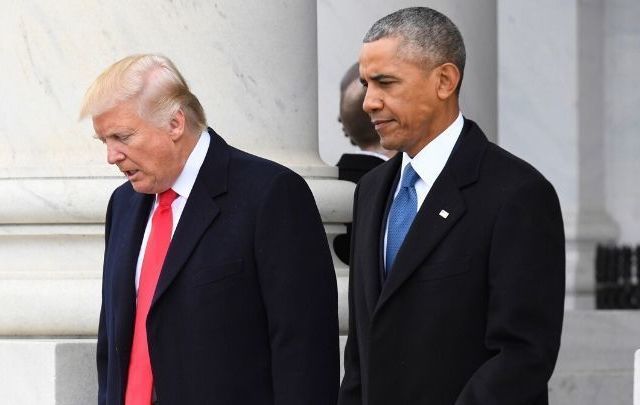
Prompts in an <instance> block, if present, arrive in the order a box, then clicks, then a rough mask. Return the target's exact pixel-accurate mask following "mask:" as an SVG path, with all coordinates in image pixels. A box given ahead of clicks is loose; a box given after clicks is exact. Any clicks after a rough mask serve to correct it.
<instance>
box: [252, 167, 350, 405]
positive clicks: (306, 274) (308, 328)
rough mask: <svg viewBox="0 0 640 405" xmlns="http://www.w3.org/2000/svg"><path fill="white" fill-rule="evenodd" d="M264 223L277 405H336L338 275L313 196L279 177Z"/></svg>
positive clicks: (259, 242)
mask: <svg viewBox="0 0 640 405" xmlns="http://www.w3.org/2000/svg"><path fill="white" fill-rule="evenodd" d="M260 205H261V206H260V209H259V212H258V215H257V219H256V232H255V258H256V266H257V268H258V275H259V282H260V287H261V291H262V296H263V300H264V305H265V308H266V315H267V322H268V327H269V339H270V347H271V368H272V370H271V371H272V378H273V392H274V398H275V402H274V403H275V405H300V404H308V405H314V404H318V405H335V403H336V398H337V392H338V382H339V381H338V380H339V367H340V366H339V349H338V303H337V299H338V298H337V285H336V277H335V272H334V269H333V263H332V260H331V254H330V251H329V246H328V243H327V237H326V233H325V231H324V227H323V225H322V221H321V219H320V214H319V213H318V209H317V207H316V204H315V201H314V199H313V195H312V194H311V191H310V190H309V187H308V186H307V184H306V183H305V181H304V180H303V179H302V178H301V177H300V176H298V175H297V174H295V173H293V172H291V171H288V170H287V171H283V172H282V173H280V174H279V175H277V176H276V177H275V179H274V180H273V181H272V183H271V184H270V185H269V186H268V187H267V191H266V193H265V195H264V196H263V197H262V202H261V204H260Z"/></svg>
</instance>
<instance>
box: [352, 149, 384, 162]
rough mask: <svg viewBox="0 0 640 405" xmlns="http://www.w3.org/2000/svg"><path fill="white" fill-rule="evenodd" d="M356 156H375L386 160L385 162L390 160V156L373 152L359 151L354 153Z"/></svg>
mask: <svg viewBox="0 0 640 405" xmlns="http://www.w3.org/2000/svg"><path fill="white" fill-rule="evenodd" d="M353 154H354V155H367V156H375V157H377V158H380V159H382V160H384V161H385V162H386V161H387V160H389V156H387V155H383V154H382V153H378V152H372V151H370V150H357V151H354V152H353Z"/></svg>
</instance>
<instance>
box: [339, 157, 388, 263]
mask: <svg viewBox="0 0 640 405" xmlns="http://www.w3.org/2000/svg"><path fill="white" fill-rule="evenodd" d="M384 162H385V161H384V160H383V159H381V158H379V157H377V156H371V155H363V154H359V153H345V154H343V155H342V156H341V157H340V160H339V161H338V163H337V164H336V166H338V180H347V181H350V182H353V183H357V182H358V181H360V179H361V178H362V176H364V175H365V174H366V173H367V172H368V171H369V170H371V169H373V168H374V167H376V166H379V165H381V164H382V163H384ZM345 225H346V226H347V233H345V234H341V235H337V236H336V237H335V239H333V250H334V251H335V252H336V256H338V259H340V260H341V261H342V262H343V263H344V264H349V251H350V249H351V247H350V246H351V244H350V240H351V223H348V224H345Z"/></svg>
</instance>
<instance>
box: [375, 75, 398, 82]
mask: <svg viewBox="0 0 640 405" xmlns="http://www.w3.org/2000/svg"><path fill="white" fill-rule="evenodd" d="M385 79H395V77H394V76H392V75H386V74H383V73H380V74H377V75H373V76H371V80H374V81H376V82H379V81H380V80H385Z"/></svg>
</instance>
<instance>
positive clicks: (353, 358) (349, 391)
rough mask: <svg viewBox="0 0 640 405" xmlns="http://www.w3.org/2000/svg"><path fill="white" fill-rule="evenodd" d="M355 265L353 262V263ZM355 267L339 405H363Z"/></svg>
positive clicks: (353, 242)
mask: <svg viewBox="0 0 640 405" xmlns="http://www.w3.org/2000/svg"><path fill="white" fill-rule="evenodd" d="M358 189H359V186H356V191H355V193H354V197H353V222H352V230H353V232H352V233H351V255H350V257H355V256H354V252H353V247H354V246H355V234H356V232H355V229H356V221H357V212H356V206H357V201H358ZM352 263H353V261H352ZM353 272H354V266H353V265H352V266H351V267H350V269H349V300H348V301H349V334H348V336H347V345H346V347H345V349H344V378H343V379H342V384H341V385H340V391H339V394H338V405H362V382H361V380H360V354H359V351H358V350H359V349H358V334H357V326H356V315H355V308H354V304H353V299H354V298H353V279H354V275H353Z"/></svg>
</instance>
